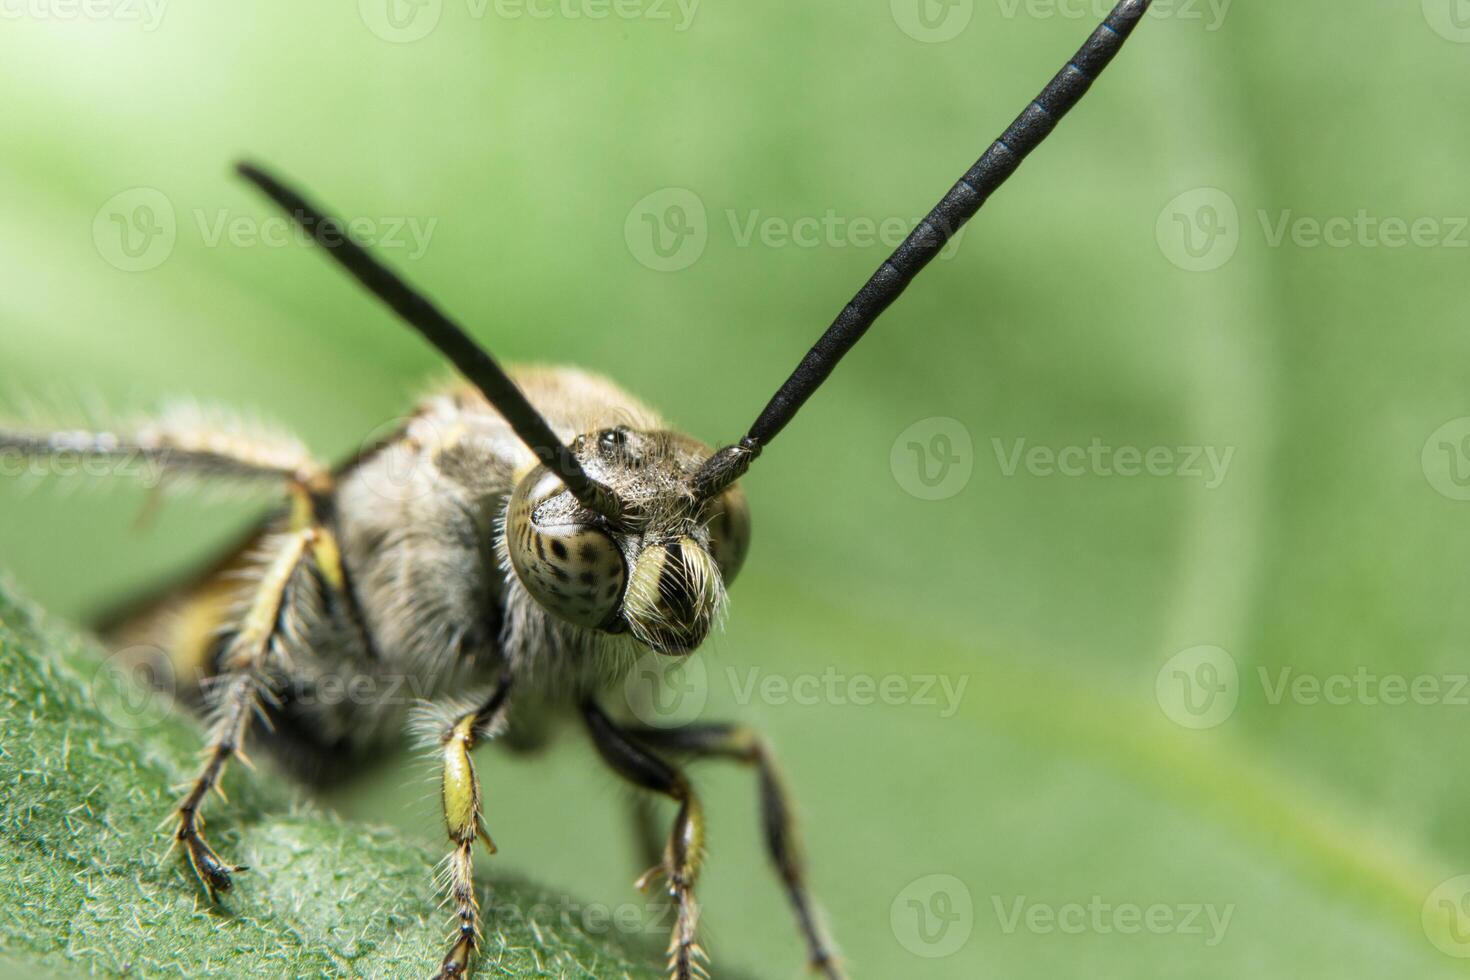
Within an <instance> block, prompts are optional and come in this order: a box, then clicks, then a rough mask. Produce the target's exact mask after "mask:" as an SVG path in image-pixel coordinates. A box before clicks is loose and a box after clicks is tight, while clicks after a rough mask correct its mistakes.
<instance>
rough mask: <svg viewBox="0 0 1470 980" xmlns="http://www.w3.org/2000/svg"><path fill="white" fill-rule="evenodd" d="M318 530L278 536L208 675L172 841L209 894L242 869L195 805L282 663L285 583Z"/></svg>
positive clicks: (235, 747)
mask: <svg viewBox="0 0 1470 980" xmlns="http://www.w3.org/2000/svg"><path fill="white" fill-rule="evenodd" d="M323 533H324V532H321V531H320V530H319V529H318V528H316V527H307V528H304V529H302V530H298V531H293V532H291V533H290V534H288V535H287V536H286V538H285V540H284V543H283V544H282V545H281V547H280V549H279V551H278V552H277V553H276V554H275V556H274V557H273V558H272V559H271V561H270V564H269V565H268V566H267V568H266V570H265V573H264V575H263V576H262V577H261V580H260V583H259V585H258V586H257V588H256V591H255V596H254V598H253V599H252V600H251V603H250V606H249V608H248V610H247V611H246V613H245V616H244V619H243V620H242V621H241V623H240V626H239V629H238V631H237V632H236V633H235V635H234V637H233V638H232V639H231V641H230V643H229V646H228V647H227V648H226V649H225V652H224V654H223V655H222V657H221V659H220V673H219V675H218V677H217V678H215V680H214V681H213V690H212V691H211V693H210V701H211V702H212V703H213V706H214V727H213V730H212V732H211V734H210V738H209V745H208V747H207V748H206V749H205V763H204V768H203V769H202V770H201V771H200V773H199V775H198V777H196V778H195V780H194V783H193V785H192V786H191V788H190V789H189V792H188V794H187V795H186V796H185V797H184V799H183V800H182V802H180V803H179V807H178V810H177V814H176V815H177V817H178V821H179V825H178V828H177V830H175V832H174V839H175V840H177V841H179V842H180V843H182V844H183V845H184V849H185V852H186V853H187V854H188V857H189V863H190V865H191V866H192V867H193V868H194V872H195V873H196V874H197V875H198V876H199V880H200V881H201V882H202V883H203V884H204V887H205V889H206V890H207V891H208V892H209V896H210V898H211V899H214V898H217V897H218V894H219V893H220V892H227V891H229V890H230V885H231V880H230V875H231V874H232V873H233V872H236V871H244V870H245V869H244V868H243V867H235V866H231V865H229V864H226V863H225V862H224V861H223V860H221V859H220V856H219V855H218V854H217V853H215V851H214V848H212V847H210V846H209V843H208V842H207V841H206V840H205V839H204V834H203V828H204V817H203V815H202V814H201V813H200V807H201V806H202V804H203V802H204V797H205V796H206V795H208V793H209V791H210V790H211V789H216V788H217V787H218V786H219V781H220V778H221V776H223V774H224V770H225V766H226V765H227V764H228V763H229V761H230V759H232V758H235V757H236V756H239V757H241V758H244V754H243V751H242V743H243V742H244V739H245V734H246V732H247V731H248V730H249V727H250V723H251V720H252V718H253V717H254V716H255V715H256V714H257V712H258V711H259V710H260V706H261V702H262V698H264V697H268V696H269V693H270V688H271V684H272V680H273V677H274V676H275V675H276V674H278V673H279V669H280V668H281V667H282V666H284V665H285V659H286V655H285V653H284V652H283V651H282V649H281V647H280V643H279V641H280V640H281V638H282V634H283V631H284V630H285V628H286V626H285V624H286V623H287V621H288V620H289V618H290V604H291V596H292V589H293V582H294V580H295V579H296V577H297V574H298V573H299V572H301V571H302V569H303V568H304V566H305V565H306V563H307V562H308V561H310V560H311V556H312V555H313V554H314V553H315V552H316V551H317V550H318V548H319V545H320V542H321V539H322V535H323Z"/></svg>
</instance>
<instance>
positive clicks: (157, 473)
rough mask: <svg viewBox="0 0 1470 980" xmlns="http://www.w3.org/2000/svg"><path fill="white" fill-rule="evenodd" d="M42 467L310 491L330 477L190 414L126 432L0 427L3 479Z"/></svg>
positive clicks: (298, 449)
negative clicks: (40, 463)
mask: <svg viewBox="0 0 1470 980" xmlns="http://www.w3.org/2000/svg"><path fill="white" fill-rule="evenodd" d="M47 459H50V460H69V461H73V462H74V463H75V465H73V466H71V467H70V469H71V470H72V471H73V472H76V473H82V472H88V470H87V469H86V467H85V466H84V465H83V463H84V462H86V463H91V462H94V461H95V462H100V463H105V464H107V465H108V466H109V467H110V468H109V469H108V471H107V472H108V473H109V475H132V476H136V477H139V478H143V479H145V480H148V479H153V480H158V479H162V478H164V477H169V476H175V477H178V476H192V477H206V478H220V479H231V480H267V481H269V480H275V481H282V480H288V481H296V482H298V483H302V484H305V485H309V486H314V485H316V484H318V483H321V482H322V481H323V480H326V479H327V470H326V469H325V468H324V467H323V466H321V464H319V463H317V462H316V461H315V460H314V459H312V457H311V455H310V454H309V453H308V452H307V451H306V450H305V448H303V447H302V446H301V445H300V444H298V443H297V442H295V441H294V440H292V439H287V438H283V437H280V436H272V435H269V434H266V433H262V432H255V431H249V430H247V428H245V427H244V426H242V425H241V424H239V423H238V422H235V421H227V420H223V419H220V420H214V421H207V420H204V419H203V418H202V417H201V416H199V414H198V413H197V412H195V411H193V410H189V411H175V412H171V413H166V414H164V415H162V416H159V417H158V418H156V419H152V420H150V421H147V422H145V423H143V424H141V425H138V426H136V427H135V428H133V429H132V431H128V432H112V431H100V430H81V429H53V430H30V429H25V428H20V427H15V426H12V425H9V424H5V425H0V462H6V463H7V465H6V466H5V467H4V468H3V471H10V470H15V469H16V461H17V460H47ZM21 472H24V468H22V469H21ZM56 472H57V473H58V474H59V473H60V472H61V470H60V467H59V466H58V467H57V468H56Z"/></svg>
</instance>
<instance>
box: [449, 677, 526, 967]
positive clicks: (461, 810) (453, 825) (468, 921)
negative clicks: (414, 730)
mask: <svg viewBox="0 0 1470 980" xmlns="http://www.w3.org/2000/svg"><path fill="white" fill-rule="evenodd" d="M510 689H511V676H510V674H509V673H506V674H503V675H502V676H501V678H500V680H499V682H498V683H497V684H496V686H495V690H494V691H492V692H491V694H490V697H489V698H487V699H486V700H485V703H484V704H482V705H480V706H479V707H478V708H476V709H474V710H473V711H467V712H465V713H464V714H462V715H459V716H458V717H456V718H454V719H453V721H452V722H451V723H450V724H449V725H448V727H447V729H446V730H445V731H444V732H443V733H442V734H441V735H440V737H439V741H440V751H441V752H442V764H443V768H444V775H443V786H442V794H443V801H444V829H445V831H446V832H447V833H448V834H449V842H450V843H451V844H452V845H454V850H452V851H451V852H450V854H449V858H448V860H447V863H446V865H445V878H446V880H447V882H448V886H449V898H450V900H451V901H453V902H454V906H455V912H456V916H457V920H456V922H457V924H456V926H455V934H454V943H453V945H451V946H450V948H449V953H448V954H447V955H446V956H445V957H444V962H443V963H442V964H440V966H439V972H438V973H437V974H436V976H437V977H444V978H448V977H463V976H467V975H468V974H469V964H470V957H471V955H473V954H474V951H475V947H476V946H477V945H478V943H479V940H480V918H479V916H480V905H479V902H478V901H477V900H476V898H475V879H474V870H475V868H474V848H475V838H477V837H478V838H479V839H480V840H482V841H484V842H485V849H486V850H488V851H489V852H490V853H491V854H494V853H495V842H494V841H492V840H491V839H490V834H489V833H487V832H486V830H485V823H484V819H483V817H484V814H483V809H482V806H481V799H480V781H479V778H478V777H476V775H475V764H474V761H473V760H472V759H471V758H470V752H471V750H473V749H474V747H475V745H476V744H478V743H479V742H480V741H482V740H484V739H488V738H490V737H491V736H492V735H494V734H495V731H496V729H497V728H499V727H500V723H501V719H502V718H503V717H504V714H505V707H506V699H507V698H508V696H509V695H510Z"/></svg>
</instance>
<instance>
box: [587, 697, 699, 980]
mask: <svg viewBox="0 0 1470 980" xmlns="http://www.w3.org/2000/svg"><path fill="white" fill-rule="evenodd" d="M582 715H583V717H584V718H585V719H586V721H587V730H588V733H589V734H590V735H591V736H592V743H593V744H594V745H595V746H597V751H598V753H599V754H600V755H601V756H602V759H603V761H604V762H606V763H607V764H608V765H609V766H611V767H612V768H613V770H614V771H616V772H617V773H618V775H620V776H622V777H623V778H624V779H626V780H628V781H629V782H630V783H632V784H634V785H635V786H639V787H642V788H643V789H646V790H651V791H653V792H655V793H661V794H663V795H664V796H667V797H669V798H670V799H672V800H674V802H676V803H678V804H679V813H678V816H676V817H675V818H674V826H673V829H672V831H671V832H670V833H669V838H668V843H667V845H665V848H664V854H663V860H662V862H661V863H660V864H658V865H656V866H655V867H653V868H651V869H649V870H648V871H647V872H646V873H645V874H644V875H643V876H642V877H641V878H639V879H638V888H639V889H640V890H646V889H647V888H648V887H649V885H651V884H652V883H653V881H654V879H655V878H656V877H662V878H664V880H665V881H667V882H668V888H669V897H670V898H671V899H673V901H674V905H675V909H676V912H677V918H676V920H675V922H674V933H673V935H672V936H671V937H670V938H669V973H670V975H671V976H672V977H673V980H694V978H696V977H705V976H708V973H707V971H706V969H705V966H704V961H705V959H706V957H705V952H704V949H703V948H702V947H701V946H700V945H699V942H698V940H697V937H696V932H697V930H698V926H699V905H698V904H697V903H696V902H695V900H694V883H695V879H696V878H697V877H698V876H699V868H700V864H701V863H702V862H703V860H704V809H703V807H702V806H701V805H700V803H699V798H698V797H697V796H695V794H694V788H693V787H692V786H690V784H689V780H688V779H687V778H686V777H685V776H684V774H683V773H682V772H680V771H679V770H678V769H676V768H674V767H673V766H671V765H669V764H668V763H667V762H665V761H663V760H662V759H660V758H659V757H658V756H656V755H653V754H652V753H651V752H649V751H648V750H647V749H645V748H643V747H642V746H641V745H639V744H638V743H636V742H634V741H633V740H632V739H631V738H630V737H629V736H628V735H627V734H626V733H625V732H624V731H623V730H622V729H621V728H619V727H618V726H617V725H616V724H615V723H614V722H613V720H612V719H611V718H609V717H608V716H607V715H606V714H604V713H603V711H602V709H601V708H599V707H598V706H597V705H596V704H594V703H592V702H591V701H589V702H587V703H586V704H584V705H583V706H582Z"/></svg>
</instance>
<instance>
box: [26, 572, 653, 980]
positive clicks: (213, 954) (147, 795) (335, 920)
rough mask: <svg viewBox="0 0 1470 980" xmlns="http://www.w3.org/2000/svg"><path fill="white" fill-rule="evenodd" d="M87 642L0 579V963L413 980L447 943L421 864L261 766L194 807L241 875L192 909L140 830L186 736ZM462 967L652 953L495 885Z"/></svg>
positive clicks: (513, 972)
mask: <svg viewBox="0 0 1470 980" xmlns="http://www.w3.org/2000/svg"><path fill="white" fill-rule="evenodd" d="M133 683H135V682H134V681H133V680H132V679H131V678H130V677H129V676H128V675H124V674H121V673H119V672H116V671H113V670H111V669H108V666H107V664H106V663H105V662H104V661H103V660H102V658H101V655H100V654H99V652H98V651H97V650H96V649H95V648H94V647H92V646H91V645H89V644H87V643H85V642H82V641H80V640H78V639H77V638H76V637H75V636H73V635H72V634H70V633H68V632H66V631H65V630H60V629H56V628H53V627H51V626H48V625H45V624H43V623H42V622H41V620H40V618H39V617H38V616H37V615H36V613H35V612H34V610H33V609H31V608H30V607H29V606H27V605H26V604H24V603H22V602H18V601H17V600H16V599H15V598H14V597H13V596H12V595H10V594H9V593H8V592H7V591H5V590H4V589H3V588H0V785H3V786H4V787H5V792H4V794H3V795H0V957H3V959H0V971H4V972H7V973H8V972H17V973H18V972H19V971H20V970H22V969H24V971H25V972H26V973H28V974H31V975H34V974H35V973H36V971H37V970H38V969H48V970H51V971H54V972H56V973H58V974H60V973H69V974H74V973H75V972H77V971H79V970H80V971H84V972H100V973H107V974H119V973H131V974H135V975H138V976H166V975H179V974H182V975H184V976H201V975H206V974H212V975H243V974H246V973H252V974H257V975H267V976H344V975H346V976H359V975H362V976H384V977H390V976H391V977H405V976H427V975H428V974H429V973H431V972H432V969H433V967H434V966H436V965H437V963H438V960H439V958H440V957H441V956H442V955H443V952H444V950H445V949H446V948H447V947H446V946H445V945H444V943H443V941H442V940H443V937H444V936H445V935H446V931H447V925H448V922H447V915H446V914H444V913H440V912H436V905H437V903H438V896H437V895H436V894H435V889H434V887H433V875H432V871H433V868H434V865H435V862H436V861H437V860H438V856H437V855H435V854H434V853H432V852H431V851H429V850H428V849H427V848H425V847H424V846H423V845H422V844H420V843H418V842H413V841H409V840H406V839H404V838H403V837H402V836H400V835H398V834H395V833H393V832H390V831H387V830H382V829H378V828H373V827H369V826H364V825H361V824H356V823H350V822H346V821H343V820H341V819H339V818H336V817H332V816H328V815H326V814H323V813H322V812H321V811H320V810H318V809H317V808H316V807H314V806H310V805H307V804H305V803H302V802H300V801H298V800H296V799H294V798H293V797H291V796H289V795H288V794H287V793H286V792H284V791H282V790H280V789H277V788H274V787H272V785H271V783H272V780H271V779H270V778H269V777H268V776H267V775H265V774H264V773H250V772H249V771H245V772H244V773H243V774H242V773H238V772H237V773H236V774H235V775H234V776H233V777H231V778H229V779H228V780H227V782H228V785H229V786H230V797H231V800H230V803H228V804H226V803H224V802H222V801H211V803H210V812H211V813H212V814H215V815H216V816H215V817H214V819H212V820H211V821H210V831H211V835H212V837H213V838H214V840H215V842H216V845H217V846H218V848H219V849H220V851H221V853H223V854H225V855H228V856H229V857H230V858H232V859H234V860H237V861H239V862H240V863H243V864H246V865H249V866H250V867H251V869H252V870H250V871H248V872H245V873H243V874H241V875H239V876H237V883H236V887H235V889H234V890H233V891H232V892H231V893H230V894H229V895H228V896H226V898H225V900H224V902H223V904H222V905H221V906H219V907H211V906H210V905H209V904H208V903H207V902H206V901H205V900H204V899H203V898H202V896H201V892H200V888H199V886H198V884H197V882H195V881H194V879H193V877H192V875H191V874H190V873H189V871H188V870H187V867H186V865H185V864H184V863H183V861H182V860H181V859H180V857H179V855H178V854H177V852H175V853H173V854H168V855H166V854H165V850H166V848H167V844H168V839H169V835H168V832H167V830H166V829H163V830H161V829H159V821H160V818H162V817H166V816H167V815H168V814H169V812H170V809H171V807H172V805H173V804H174V802H175V801H176V798H177V792H176V791H175V790H174V789H173V788H171V787H174V786H175V785H176V784H178V783H179V782H180V781H182V780H186V779H187V778H189V776H190V774H191V760H192V759H193V758H194V757H195V755H196V754H197V753H196V749H197V745H198V739H199V734H198V730H197V726H195V725H194V724H192V723H191V722H190V721H189V720H188V719H187V718H186V717H184V716H182V715H181V714H180V713H178V712H172V711H162V712H157V711H154V710H153V709H154V708H156V707H157V706H158V705H157V704H156V703H154V704H152V705H150V703H149V702H148V701H147V700H146V699H144V700H140V695H142V694H143V692H142V691H141V690H129V689H127V685H131V684H133ZM482 902H483V904H484V907H485V911H486V915H487V925H486V929H485V934H486V951H485V953H484V954H483V955H482V957H481V959H480V969H479V971H478V973H479V975H481V976H503V977H629V978H643V977H658V976H661V975H662V974H661V972H660V971H659V969H658V956H657V949H656V947H650V945H649V944H648V943H647V942H636V941H630V940H628V939H627V938H626V937H620V936H619V935H617V934H616V933H615V932H612V931H611V930H603V931H602V932H601V933H600V934H595V933H594V931H589V930H588V929H586V928H583V925H582V922H581V921H579V919H580V917H578V916H575V915H571V914H568V912H567V910H569V909H575V908H577V907H578V906H577V904H576V903H574V902H572V901H570V900H569V899H568V898H566V897H565V896H559V895H555V894H552V893H550V892H548V891H545V890H541V889H538V888H536V887H535V886H533V885H531V884H529V883H527V882H525V881H523V880H520V879H517V878H514V877H502V876H498V875H497V876H495V882H494V885H493V887H486V889H485V891H484V894H483V896H482Z"/></svg>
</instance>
